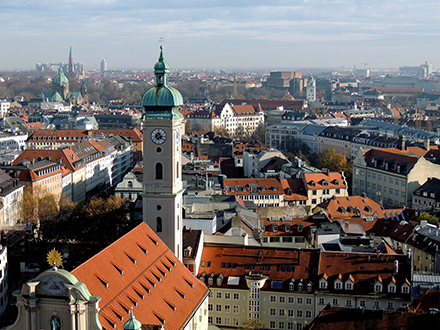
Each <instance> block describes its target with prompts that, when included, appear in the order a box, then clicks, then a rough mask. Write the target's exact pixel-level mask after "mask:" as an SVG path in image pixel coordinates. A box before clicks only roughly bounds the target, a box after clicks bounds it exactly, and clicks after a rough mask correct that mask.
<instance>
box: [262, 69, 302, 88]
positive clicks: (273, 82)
mask: <svg viewBox="0 0 440 330" xmlns="http://www.w3.org/2000/svg"><path fill="white" fill-rule="evenodd" d="M293 78H302V73H301V72H292V71H272V72H271V73H270V76H269V78H268V79H267V82H266V86H267V87H272V88H289V87H290V81H291V80H292V79H293Z"/></svg>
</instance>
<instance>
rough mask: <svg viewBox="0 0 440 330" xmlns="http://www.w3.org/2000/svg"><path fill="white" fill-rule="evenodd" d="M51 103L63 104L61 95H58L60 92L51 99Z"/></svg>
mask: <svg viewBox="0 0 440 330" xmlns="http://www.w3.org/2000/svg"><path fill="white" fill-rule="evenodd" d="M49 101H51V102H63V101H64V100H63V98H62V97H61V95H60V94H58V92H55V93H54V94H53V95H52V96H51V97H50V98H49Z"/></svg>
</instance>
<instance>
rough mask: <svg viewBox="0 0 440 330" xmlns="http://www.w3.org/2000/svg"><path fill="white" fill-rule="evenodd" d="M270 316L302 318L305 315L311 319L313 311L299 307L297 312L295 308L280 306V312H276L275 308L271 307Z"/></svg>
mask: <svg viewBox="0 0 440 330" xmlns="http://www.w3.org/2000/svg"><path fill="white" fill-rule="evenodd" d="M269 316H277V317H285V316H287V317H296V318H298V319H301V318H303V317H305V318H306V319H311V318H312V311H309V310H307V311H305V312H304V311H303V310H302V309H297V310H296V313H295V310H293V309H287V310H286V309H284V308H279V309H278V313H277V312H276V309H275V308H271V309H270V310H269Z"/></svg>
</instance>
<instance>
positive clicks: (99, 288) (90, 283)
mask: <svg viewBox="0 0 440 330" xmlns="http://www.w3.org/2000/svg"><path fill="white" fill-rule="evenodd" d="M72 274H73V275H75V276H76V278H77V279H78V280H79V281H81V282H84V283H85V284H86V285H87V288H88V289H89V291H90V293H91V294H92V295H97V296H100V297H102V299H101V301H100V308H101V310H100V312H99V320H100V322H101V324H102V325H103V326H104V327H106V328H108V327H109V326H113V324H114V325H116V327H117V328H118V329H122V326H123V322H122V321H121V319H120V318H119V317H118V315H119V316H123V317H124V319H125V320H127V319H128V313H129V310H130V308H131V307H132V306H135V305H137V307H138V308H136V313H135V314H136V319H137V320H138V321H139V322H141V323H142V324H150V325H152V324H155V325H160V324H161V323H162V322H161V321H160V319H162V320H164V321H165V322H166V327H167V328H170V329H182V328H183V327H184V325H185V323H186V322H187V321H188V320H189V319H190V317H191V316H192V313H193V311H195V310H196V309H197V307H198V305H199V304H200V303H201V302H202V301H203V300H204V299H205V298H206V296H207V293H208V289H207V288H206V286H205V285H203V283H201V282H200V281H199V280H198V279H196V278H195V277H194V276H193V275H192V274H191V273H190V272H189V270H188V269H187V268H186V267H185V266H184V265H183V264H182V263H181V262H180V261H179V260H178V259H177V258H176V256H175V255H174V254H173V253H172V252H171V251H170V249H168V247H167V246H166V245H165V244H164V243H163V242H162V241H161V240H160V239H159V237H158V236H157V235H156V234H155V233H154V232H153V231H152V230H151V229H150V227H148V225H146V224H145V223H141V224H140V225H139V226H137V227H136V228H135V229H133V230H132V231H130V232H129V233H128V234H126V235H124V236H123V237H121V238H120V239H118V240H117V241H116V242H114V243H113V244H111V245H110V246H108V247H107V248H106V249H104V250H103V251H101V252H100V253H98V254H97V255H95V256H94V257H92V258H91V259H89V260H88V261H86V262H85V263H83V264H82V265H80V266H79V267H78V268H76V269H74V270H73V271H72Z"/></svg>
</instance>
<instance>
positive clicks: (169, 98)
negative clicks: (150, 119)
mask: <svg viewBox="0 0 440 330" xmlns="http://www.w3.org/2000/svg"><path fill="white" fill-rule="evenodd" d="M169 71H170V67H169V65H168V63H167V62H165V61H164V59H163V47H162V46H160V56H159V60H158V61H157V63H156V64H155V65H154V74H155V75H156V86H154V87H152V88H150V89H149V90H148V91H147V92H146V93H145V94H144V96H143V97H142V106H144V107H176V106H179V105H182V104H183V98H182V94H180V92H179V91H178V90H177V89H175V88H173V87H171V86H168V84H167V76H168V73H169ZM146 111H150V110H149V109H147V108H146Z"/></svg>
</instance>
